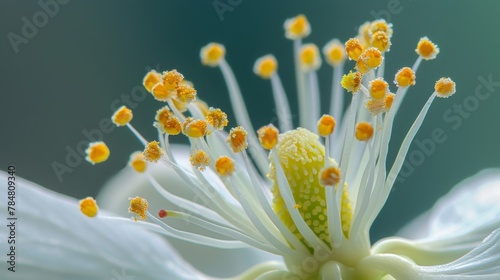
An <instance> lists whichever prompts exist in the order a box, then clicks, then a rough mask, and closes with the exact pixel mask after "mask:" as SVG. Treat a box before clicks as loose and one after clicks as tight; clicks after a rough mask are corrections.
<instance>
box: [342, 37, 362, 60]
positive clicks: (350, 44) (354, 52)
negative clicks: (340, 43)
mask: <svg viewBox="0 0 500 280" xmlns="http://www.w3.org/2000/svg"><path fill="white" fill-rule="evenodd" d="M345 51H346V53H347V56H348V57H349V59H350V60H358V58H359V56H360V55H361V53H362V52H363V47H362V46H361V42H360V41H359V39H357V38H351V39H349V40H347V42H345Z"/></svg>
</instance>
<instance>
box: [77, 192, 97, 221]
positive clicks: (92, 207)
mask: <svg viewBox="0 0 500 280" xmlns="http://www.w3.org/2000/svg"><path fill="white" fill-rule="evenodd" d="M98 211H99V206H97V202H96V201H95V199H93V198H92V197H90V196H89V197H87V198H84V199H82V200H80V212H82V213H83V214H84V215H85V216H87V217H89V218H93V217H95V216H96V215H97V212H98Z"/></svg>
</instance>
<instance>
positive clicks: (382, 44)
mask: <svg viewBox="0 0 500 280" xmlns="http://www.w3.org/2000/svg"><path fill="white" fill-rule="evenodd" d="M370 44H371V46H372V47H375V48H377V49H378V50H379V51H381V52H387V51H389V49H390V48H391V38H389V36H387V33H385V32H384V31H377V32H375V33H373V35H372V37H371V41H370Z"/></svg>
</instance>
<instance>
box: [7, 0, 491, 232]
mask: <svg viewBox="0 0 500 280" xmlns="http://www.w3.org/2000/svg"><path fill="white" fill-rule="evenodd" d="M221 2H223V3H228V1H226V0H221ZM232 2H233V3H238V2H240V3H239V4H238V5H236V6H235V7H234V9H233V10H232V11H227V12H225V13H224V14H223V20H222V21H221V20H220V18H219V16H218V14H217V12H216V10H215V9H214V6H213V1H76V0H73V1H69V2H68V3H67V4H65V5H60V6H59V11H58V12H57V13H56V14H55V15H54V17H50V18H49V19H48V22H47V24H46V25H45V26H43V27H41V28H39V29H38V32H37V34H36V35H35V36H34V37H33V38H31V39H29V42H28V43H27V44H21V45H20V46H19V52H18V53H17V54H16V53H15V52H14V50H13V47H12V45H11V44H10V42H9V40H8V37H7V34H8V33H9V32H14V33H16V34H21V28H22V26H23V21H22V18H23V17H26V18H28V19H29V20H30V21H31V22H32V19H33V15H34V14H35V13H37V12H39V11H41V10H42V9H41V7H40V6H39V5H38V4H37V2H35V1H1V2H0V21H1V23H0V35H1V36H2V37H1V38H2V39H1V40H0V69H1V74H2V75H0V87H1V96H2V98H1V101H0V104H1V105H0V106H1V110H0V120H1V132H0V135H1V138H0V169H1V170H6V169H7V166H8V165H9V164H15V165H16V166H17V175H18V176H22V177H24V178H26V179H29V180H32V181H34V182H37V183H39V184H41V185H43V186H45V187H47V188H50V189H53V190H55V191H58V192H61V193H64V194H67V195H71V196H74V197H77V198H82V197H85V196H88V195H93V196H94V195H96V194H97V192H98V191H99V189H100V187H101V186H102V185H103V184H104V183H105V182H106V180H107V179H108V178H110V176H112V175H113V174H115V173H116V172H117V171H119V170H120V169H121V168H123V167H124V166H125V165H126V163H127V160H128V157H129V154H130V153H131V152H132V151H135V150H140V149H141V146H140V144H139V143H138V141H137V140H136V139H135V138H134V137H133V136H132V135H131V133H130V132H129V131H128V130H127V129H116V130H114V131H113V132H111V133H108V134H105V135H104V141H105V142H106V143H107V144H108V146H109V147H110V149H111V157H110V158H109V160H108V161H107V162H105V163H103V164H99V165H97V166H92V165H90V164H88V163H87V162H85V161H83V162H82V163H81V164H80V165H78V166H77V167H75V168H73V170H72V172H71V173H66V174H64V175H63V180H62V181H59V180H58V178H57V176H56V175H55V173H54V171H53V168H52V166H51V165H52V164H53V163H54V162H60V163H63V164H64V162H65V156H66V155H67V151H66V150H65V149H66V147H70V148H72V149H75V148H76V146H77V144H78V143H79V142H80V141H82V140H85V139H86V138H85V136H84V135H83V134H82V130H84V129H85V130H88V131H89V130H92V129H96V128H98V127H99V122H100V121H101V120H102V119H103V118H108V117H110V116H111V114H112V113H113V112H112V110H111V109H110V105H111V104H112V102H113V101H114V100H115V99H117V98H120V95H121V94H130V93H131V90H132V89H133V88H134V87H136V86H139V85H141V82H142V78H143V76H144V74H145V73H146V68H147V67H151V68H156V67H157V66H158V67H159V69H161V70H164V69H172V68H176V69H178V70H179V71H180V72H182V73H183V74H184V75H185V76H186V77H187V78H188V79H189V80H191V81H193V82H194V84H195V86H196V88H197V90H198V93H199V95H200V97H201V98H202V99H204V100H205V101H207V102H208V103H209V104H210V105H212V106H216V107H220V108H222V109H223V110H225V111H226V112H228V113H229V120H230V125H235V121H234V117H233V116H234V115H233V114H232V113H231V109H230V105H229V101H228V97H227V90H226V87H225V84H224V81H223V79H222V76H221V74H220V71H219V70H218V69H213V68H207V67H204V66H202V65H201V63H200V61H199V49H200V48H201V47H202V46H204V45H205V44H207V43H208V42H211V41H216V42H220V43H223V44H224V45H225V46H226V49H227V57H226V58H227V60H228V62H229V63H230V64H231V66H232V67H233V70H234V72H235V74H236V76H237V78H238V81H239V83H240V86H241V88H242V90H243V94H244V97H245V101H246V103H247V105H248V109H249V111H250V114H251V115H252V120H253V123H254V126H256V127H259V126H260V125H263V124H267V123H269V122H270V121H271V120H273V119H274V118H275V114H274V111H273V108H274V105H273V103H272V98H271V89H270V85H269V83H268V81H265V80H261V79H260V78H258V77H257V76H255V75H254V74H253V72H252V67H253V63H254V61H255V59H256V58H258V57H260V56H262V55H264V54H267V53H273V54H274V55H275V56H276V57H277V59H278V61H279V73H280V75H281V78H282V80H283V82H284V86H285V89H286V90H287V92H288V94H289V99H290V102H291V103H292V107H293V108H292V109H293V111H294V112H297V108H296V100H295V96H294V92H295V88H294V87H295V80H294V74H293V64H292V43H291V41H289V40H287V39H285V38H284V31H283V22H284V21H285V19H287V18H289V17H292V16H295V15H297V14H299V13H304V14H305V15H306V16H307V17H308V18H309V20H310V23H311V25H312V34H311V35H310V36H309V37H308V38H307V39H306V40H305V41H306V42H314V43H316V44H318V46H320V47H322V46H323V45H324V44H325V43H326V42H327V41H329V40H330V39H332V38H334V37H336V38H339V39H340V40H342V41H345V40H347V39H348V38H350V37H352V36H354V35H355V29H356V28H357V26H359V25H360V24H362V23H363V22H365V21H367V20H374V19H375V17H374V15H376V14H380V13H379V12H380V11H381V10H387V9H388V5H395V3H396V4H397V3H399V4H398V5H397V7H396V8H395V7H393V8H392V9H393V10H394V9H396V10H397V11H400V12H398V13H397V14H392V15H390V19H389V18H388V17H385V18H386V19H389V20H390V21H391V22H392V23H393V24H394V36H393V39H392V43H393V46H392V48H391V51H390V52H389V53H388V54H387V56H386V58H387V64H386V78H387V80H389V81H390V80H392V77H393V75H394V73H395V72H396V71H397V70H398V69H399V68H400V67H402V66H406V65H408V66H411V65H412V64H413V62H414V61H415V59H416V54H415V52H414V49H415V46H416V43H417V42H418V40H419V38H420V37H422V36H428V37H429V38H430V39H431V40H433V41H434V42H436V43H437V44H438V45H439V47H440V49H441V53H440V54H439V55H438V58H437V59H436V60H434V61H430V62H423V64H422V65H421V68H420V69H419V72H418V73H417V85H416V86H415V87H414V88H413V89H411V90H410V91H409V92H408V96H407V99H406V100H405V103H404V104H403V107H402V112H401V113H400V114H399V115H398V119H397V120H396V123H395V126H394V137H393V143H400V142H401V141H402V139H403V137H404V135H405V134H406V131H407V130H408V128H409V126H410V125H411V123H412V121H413V119H414V118H415V117H416V115H417V114H418V112H419V111H420V109H421V107H422V105H423V104H424V102H425V100H426V99H427V97H428V96H429V95H430V94H431V93H432V91H433V85H434V82H435V81H436V80H437V79H438V78H440V77H442V76H449V77H452V78H453V79H454V80H455V81H456V82H457V88H458V91H457V94H455V95H454V96H453V97H451V98H449V99H447V100H442V99H438V100H436V101H435V103H434V104H433V106H432V107H431V109H430V111H429V114H428V115H427V119H426V120H425V122H424V125H423V126H422V128H421V130H420V131H419V133H418V135H417V139H421V140H423V139H426V138H428V137H429V136H430V135H431V132H432V131H433V130H434V129H435V128H440V129H443V130H444V131H445V133H446V135H447V136H448V139H447V141H446V142H445V143H443V144H438V145H437V146H436V150H435V152H434V153H433V154H431V155H430V156H428V157H426V158H425V162H424V163H423V164H422V165H421V166H418V167H416V168H415V171H414V172H413V173H412V174H411V176H409V177H408V178H406V180H405V182H404V183H398V184H396V185H395V186H394V190H393V193H392V194H391V197H390V198H389V201H388V203H387V205H386V206H385V208H384V210H383V211H382V213H381V215H380V217H379V218H378V219H377V221H376V224H375V225H374V227H373V229H372V235H373V239H374V240H376V239H379V238H380V237H383V236H387V235H389V234H393V233H394V232H395V231H396V230H397V229H398V228H400V227H401V226H402V225H404V224H405V223H406V222H407V221H409V220H411V219H412V218H413V217H415V216H416V215H418V214H419V213H421V212H423V211H424V210H425V209H428V208H429V207H431V206H432V205H433V204H434V202H435V201H436V200H437V199H438V198H439V197H440V196H442V195H443V194H445V193H446V192H447V191H448V190H449V189H450V188H451V187H452V186H453V185H455V184H456V183H458V182H459V181H460V180H462V179H464V178H466V177H468V176H470V175H473V174H474V173H476V172H478V171H479V170H481V169H484V168H487V167H495V166H496V167H500V162H499V158H500V149H499V144H498V143H500V122H499V119H500V118H499V110H498V108H499V105H500V97H499V96H498V88H497V91H495V92H494V93H492V94H491V96H490V97H489V98H488V99H487V100H485V101H480V103H479V107H478V109H477V110H475V111H474V112H471V114H470V116H469V117H468V118H461V119H462V121H463V122H462V124H461V125H460V127H458V128H457V129H453V128H452V126H451V124H450V123H449V122H446V121H445V120H444V119H443V113H444V112H445V111H447V110H449V109H453V104H462V103H463V102H464V100H466V98H467V97H468V96H470V95H473V94H474V91H475V88H476V86H478V85H479V81H478V76H483V77H488V75H492V79H493V80H494V81H500V71H499V67H498V66H499V63H500V57H499V56H498V46H499V45H500V44H499V43H500V36H498V30H497V29H498V26H500V18H499V17H498V11H499V8H500V3H499V2H498V1H493V0H489V1H451V0H448V1H429V0H427V1H410V0H399V1H359V0H358V1H356V0H353V1H342V2H339V1H320V0H316V1H250V0H243V1H232ZM352 67H353V65H352V63H351V64H349V65H348V66H347V67H346V69H349V68H352ZM330 76H331V68H330V67H329V66H327V65H326V63H324V64H323V66H322V68H321V69H320V72H319V77H320V81H321V85H320V88H321V91H322V93H323V98H326V99H323V100H325V102H324V104H327V103H328V102H329V101H328V100H329V99H328V93H329V92H330V84H331V81H330ZM162 105H163V104H159V103H158V102H156V101H154V100H153V98H151V97H150V96H148V97H147V98H146V99H145V100H144V101H142V102H140V103H139V104H138V105H137V108H135V109H134V120H133V125H134V126H135V127H136V128H138V129H139V130H140V131H141V133H142V134H143V135H144V136H145V137H146V138H148V139H153V138H155V137H156V133H155V130H154V129H153V127H152V126H151V124H152V121H153V117H154V113H155V110H156V109H158V108H159V107H160V106H162ZM323 109H324V110H326V107H325V108H323ZM177 139H178V140H182V139H183V137H177ZM393 147H394V146H393ZM417 148H418V147H416V146H412V148H411V149H410V151H412V150H413V149H417ZM396 151H397V150H396V149H392V150H391V152H392V153H391V156H392V157H393V156H394V155H395V152H396Z"/></svg>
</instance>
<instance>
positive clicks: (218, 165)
mask: <svg viewBox="0 0 500 280" xmlns="http://www.w3.org/2000/svg"><path fill="white" fill-rule="evenodd" d="M234 168H235V166H234V162H233V160H232V159H231V158H230V157H228V156H221V157H219V158H218V159H217V160H216V161H215V171H217V173H218V174H219V175H220V176H231V174H233V172H234Z"/></svg>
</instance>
